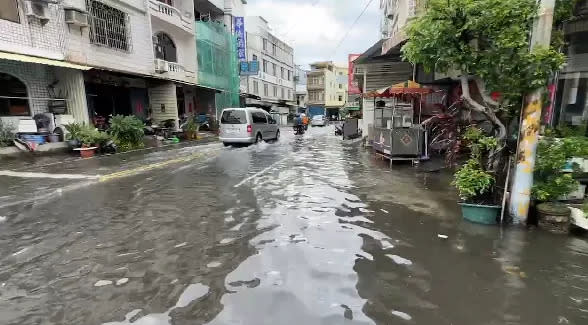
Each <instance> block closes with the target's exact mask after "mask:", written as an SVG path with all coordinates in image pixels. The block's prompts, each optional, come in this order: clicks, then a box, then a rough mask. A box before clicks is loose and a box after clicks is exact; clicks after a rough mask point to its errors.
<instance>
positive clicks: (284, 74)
mask: <svg viewBox="0 0 588 325" xmlns="http://www.w3.org/2000/svg"><path fill="white" fill-rule="evenodd" d="M280 76H281V77H282V79H286V69H284V68H283V67H282V73H281V74H280Z"/></svg>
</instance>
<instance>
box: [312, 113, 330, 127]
mask: <svg viewBox="0 0 588 325" xmlns="http://www.w3.org/2000/svg"><path fill="white" fill-rule="evenodd" d="M310 123H311V124H312V126H325V125H327V119H326V118H325V116H324V115H315V116H313V117H312V120H310Z"/></svg>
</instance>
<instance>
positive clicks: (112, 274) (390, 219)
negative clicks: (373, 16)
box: [0, 127, 588, 325]
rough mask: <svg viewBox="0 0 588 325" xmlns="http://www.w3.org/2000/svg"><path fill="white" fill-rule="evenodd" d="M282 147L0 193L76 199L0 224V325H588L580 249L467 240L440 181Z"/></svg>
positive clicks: (103, 166) (326, 144)
mask: <svg viewBox="0 0 588 325" xmlns="http://www.w3.org/2000/svg"><path fill="white" fill-rule="evenodd" d="M289 133H290V132H288V131H287V130H284V132H282V134H283V137H282V139H281V140H280V141H279V142H278V143H269V144H266V143H263V144H260V145H256V146H251V147H248V148H221V147H220V146H217V147H214V146H210V147H208V148H198V147H194V148H183V149H178V150H173V151H165V152H158V153H152V154H148V155H145V156H144V157H141V156H140V155H137V156H133V157H132V158H128V157H127V158H121V157H122V156H113V157H111V158H108V159H105V160H93V161H87V162H81V163H80V162H78V163H76V164H74V165H69V164H64V165H62V166H60V165H59V164H57V165H51V166H46V167H44V169H43V172H46V173H86V174H91V175H94V174H100V175H115V177H112V178H108V179H105V181H102V182H101V181H96V182H86V181H84V180H59V179H51V180H47V179H38V180H30V179H29V180H26V181H23V180H22V179H17V178H15V177H7V176H0V182H2V183H0V185H2V186H3V187H6V186H11V188H12V191H15V192H18V191H26V189H27V188H36V187H41V188H44V189H47V190H50V189H52V188H59V187H64V188H68V186H71V185H72V184H73V185H76V184H77V185H78V186H76V187H75V189H74V190H68V191H63V192H62V193H59V194H58V195H52V196H48V197H46V198H44V199H43V200H40V201H39V202H35V201H33V202H29V203H27V204H18V205H12V206H11V207H5V208H0V324H110V325H119V324H139V325H147V324H149V325H168V324H174V325H175V324H251V325H261V324H456V325H457V324H464V325H469V324H587V323H588V241H587V240H586V238H580V237H565V236H555V235H551V234H548V233H544V232H542V231H538V230H537V231H535V230H532V231H524V230H520V229H506V230H505V229H500V228H499V227H488V226H479V225H474V224H470V223H468V222H465V221H462V220H461V216H460V213H459V210H458V208H457V206H456V203H455V202H456V197H455V194H454V191H453V189H451V188H450V186H449V181H450V177H449V175H448V174H446V173H444V172H439V173H427V172H421V171H419V170H418V169H415V168H413V167H411V166H398V167H395V168H394V169H393V170H390V169H388V168H387V166H386V164H385V163H383V162H381V161H378V160H374V159H373V158H372V157H371V155H370V154H369V152H367V151H365V150H363V149H362V148H361V145H360V144H359V143H355V144H351V143H342V142H341V140H340V139H339V138H336V137H334V136H333V135H332V134H333V129H332V128H329V127H327V128H320V129H311V131H310V132H308V133H307V134H305V135H304V136H301V137H294V136H292V135H291V134H289ZM116 157H118V158H116ZM182 157H189V158H188V159H182ZM117 159H119V161H118V163H117ZM166 161H172V162H171V163H169V164H167V163H165V162H166ZM86 163H87V164H88V166H85V167H89V168H85V169H84V168H83V167H84V164H86ZM141 165H143V166H150V165H155V166H156V167H157V168H153V169H148V170H138V172H137V173H129V174H125V173H124V170H125V169H130V170H137V169H138V168H141ZM56 166H57V167H56ZM90 168H92V169H90ZM36 182H38V183H36ZM35 184H39V185H38V186H36V185H35ZM5 196H6V195H5ZM13 199H14V197H11V198H9V200H13ZM439 235H442V236H441V237H444V236H447V238H446V239H445V238H441V237H440V236H439Z"/></svg>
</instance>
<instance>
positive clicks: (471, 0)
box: [402, 0, 572, 150]
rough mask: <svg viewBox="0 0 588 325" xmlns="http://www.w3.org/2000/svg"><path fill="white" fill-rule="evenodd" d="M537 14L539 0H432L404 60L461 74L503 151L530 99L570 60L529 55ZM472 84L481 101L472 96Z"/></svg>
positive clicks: (467, 98) (413, 29)
mask: <svg viewBox="0 0 588 325" xmlns="http://www.w3.org/2000/svg"><path fill="white" fill-rule="evenodd" d="M569 1H572V0H569ZM560 2H566V3H567V2H568V1H564V0H562V1H560ZM537 10H538V7H537V3H536V1H535V0H429V2H428V7H427V11H426V12H425V13H424V14H423V15H421V16H419V17H417V18H416V19H414V20H413V21H412V22H411V23H410V24H409V25H408V26H407V35H408V37H409V40H408V42H407V43H406V44H405V45H404V47H403V48H402V51H403V55H404V58H405V59H407V60H408V61H410V62H411V63H413V64H422V65H423V66H424V68H425V69H426V70H427V71H437V72H441V73H447V72H449V71H457V72H458V73H459V74H460V77H459V78H460V79H459V80H460V82H461V88H462V98H463V100H464V102H465V104H466V105H467V107H468V108H469V109H472V110H474V111H477V112H480V113H482V114H484V115H485V116H486V117H487V118H488V120H489V121H491V122H492V123H493V125H494V127H495V132H496V134H495V136H496V138H497V140H498V144H499V147H498V148H499V149H498V150H500V148H503V147H504V143H505V140H506V136H507V130H506V126H505V125H507V123H508V121H509V120H510V119H511V118H512V117H513V116H518V114H519V112H520V108H521V103H522V100H523V98H524V95H525V94H526V93H528V92H530V91H532V90H534V89H537V88H539V87H543V86H545V84H546V82H547V79H548V77H549V76H550V75H551V74H552V73H553V72H554V71H556V70H557V69H559V68H560V67H561V66H562V64H563V63H564V60H565V56H564V55H563V54H562V53H560V52H559V51H558V50H556V49H554V48H553V47H549V48H545V47H538V48H535V49H534V50H533V51H529V43H530V36H531V35H530V32H531V29H532V25H533V20H534V19H535V17H536V16H537ZM470 82H474V83H475V84H476V86H477V88H478V90H479V92H480V96H479V97H476V98H474V96H472V94H471V93H470V87H469V84H470ZM492 93H498V94H500V96H499V97H496V96H491V94H492Z"/></svg>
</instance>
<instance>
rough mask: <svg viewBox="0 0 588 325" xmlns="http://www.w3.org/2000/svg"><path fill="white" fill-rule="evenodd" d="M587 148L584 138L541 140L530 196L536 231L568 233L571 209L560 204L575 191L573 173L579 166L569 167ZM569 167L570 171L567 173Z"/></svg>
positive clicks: (547, 137) (576, 184) (545, 138)
mask: <svg viewBox="0 0 588 325" xmlns="http://www.w3.org/2000/svg"><path fill="white" fill-rule="evenodd" d="M587 145H588V142H586V139H585V138H582V137H570V138H555V137H551V136H546V137H543V138H542V139H541V140H540V141H539V145H538V147H537V162H536V166H535V171H534V174H533V177H534V185H533V189H532V196H533V199H534V200H535V201H537V203H538V204H537V223H538V225H539V227H541V228H543V229H546V230H548V231H551V232H554V233H567V232H568V229H569V225H570V213H571V212H570V209H569V208H568V207H567V206H566V205H564V204H563V203H561V202H559V200H560V199H565V198H566V197H567V195H568V194H570V193H572V192H574V191H575V190H576V189H578V186H579V184H578V182H577V181H576V180H575V179H574V177H573V172H574V171H578V170H579V167H580V166H578V164H575V163H573V164H572V166H569V161H570V159H571V158H572V157H574V156H577V155H578V154H581V151H583V150H585V148H584V147H585V146H587ZM568 167H571V171H572V172H569V170H568V169H567V168H568Z"/></svg>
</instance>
